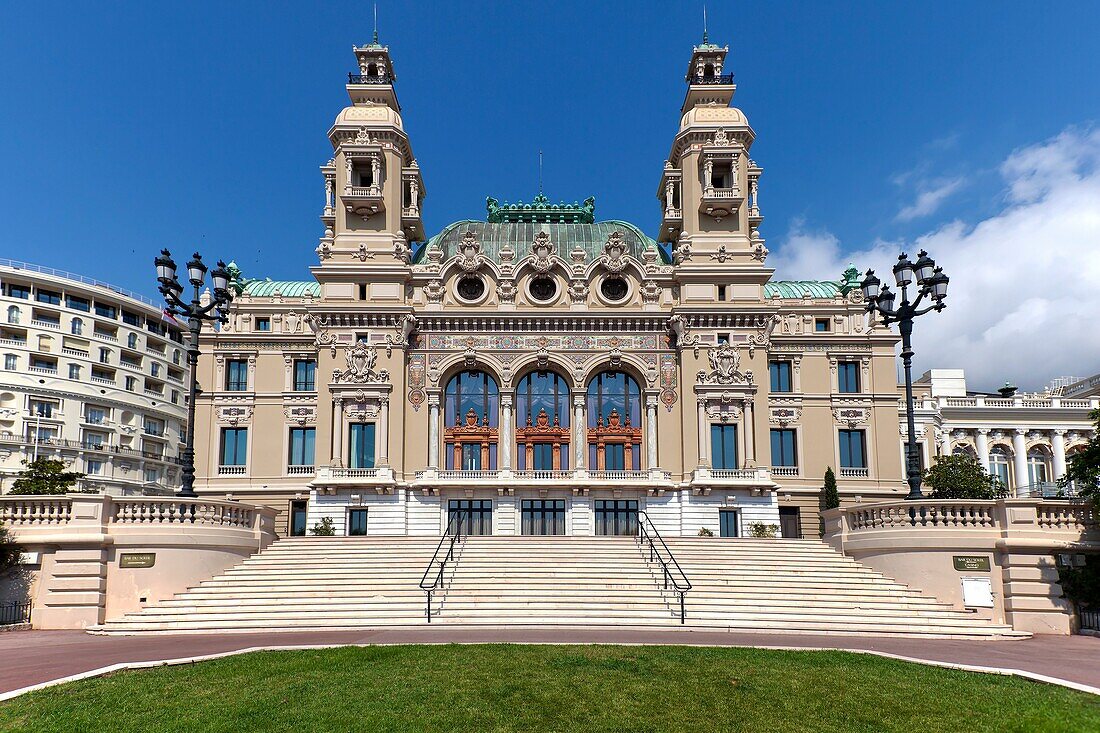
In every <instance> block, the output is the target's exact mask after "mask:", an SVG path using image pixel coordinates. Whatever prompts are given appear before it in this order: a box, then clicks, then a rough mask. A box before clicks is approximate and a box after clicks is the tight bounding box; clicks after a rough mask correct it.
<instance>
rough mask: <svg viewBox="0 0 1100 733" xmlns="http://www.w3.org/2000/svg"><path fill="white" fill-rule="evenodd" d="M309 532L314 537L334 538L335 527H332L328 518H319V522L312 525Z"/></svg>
mask: <svg viewBox="0 0 1100 733" xmlns="http://www.w3.org/2000/svg"><path fill="white" fill-rule="evenodd" d="M309 532H310V534H312V535H313V536H314V537H335V536H336V527H335V526H334V525H333V523H332V519H331V518H330V517H321V521H320V522H318V523H317V524H315V525H313V528H312V529H311V530H309Z"/></svg>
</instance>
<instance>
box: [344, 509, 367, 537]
mask: <svg viewBox="0 0 1100 733" xmlns="http://www.w3.org/2000/svg"><path fill="white" fill-rule="evenodd" d="M366 533H367V510H366V509H349V510H348V537H362V536H364V535H365V534H366Z"/></svg>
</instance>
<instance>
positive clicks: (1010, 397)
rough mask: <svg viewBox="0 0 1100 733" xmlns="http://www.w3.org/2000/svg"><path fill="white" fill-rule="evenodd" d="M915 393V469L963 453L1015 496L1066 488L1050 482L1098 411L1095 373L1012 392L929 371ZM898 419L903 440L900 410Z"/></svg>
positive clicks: (1099, 388) (1099, 379)
mask: <svg viewBox="0 0 1100 733" xmlns="http://www.w3.org/2000/svg"><path fill="white" fill-rule="evenodd" d="M914 390H915V392H916V396H917V412H916V416H917V434H918V443H919V445H920V451H921V465H922V466H928V465H930V463H929V460H930V458H933V457H935V456H938V455H951V454H953V453H969V454H970V455H972V456H974V457H975V458H977V459H978V460H979V461H980V462H981V463H982V464H983V465H986V466H988V467H989V471H990V473H992V474H993V475H995V476H997V477H998V478H1000V479H1001V481H1002V482H1003V483H1004V485H1005V486H1006V487H1007V488H1009V489H1010V490H1011V493H1014V494H1015V495H1017V496H1057V495H1059V493H1063V492H1064V491H1065V490H1064V489H1060V488H1059V487H1058V486H1057V483H1056V482H1057V480H1058V479H1059V478H1060V477H1061V476H1063V475H1064V474H1065V472H1066V460H1067V457H1069V456H1072V455H1073V453H1075V452H1076V451H1078V450H1081V449H1082V448H1083V447H1084V446H1085V444H1086V443H1087V442H1088V440H1089V438H1090V437H1091V436H1092V434H1093V431H1094V428H1095V423H1094V421H1093V420H1091V419H1090V418H1089V413H1090V412H1091V411H1092V410H1095V409H1098V408H1100V375H1096V376H1094V377H1092V378H1090V379H1083V380H1079V381H1075V380H1066V379H1062V380H1056V381H1055V382H1054V383H1052V384H1051V385H1050V386H1049V387H1048V388H1047V389H1046V390H1044V391H1043V392H1040V393H1036V394H1017V392H1016V388H1015V387H1012V386H1009V385H1006V386H1005V387H1004V388H1002V389H1001V390H1000V391H999V392H993V393H986V392H972V391H969V390H967V388H966V376H965V374H964V372H963V370H962V369H933V370H931V371H929V372H925V374H924V375H923V376H922V377H921V378H920V379H918V380H917V381H916V382H915V383H914ZM903 408H904V406H903ZM901 418H902V434H903V435H904V434H905V412H904V409H902V411H901ZM903 440H904V438H903ZM903 446H904V443H903ZM903 450H904V448H903ZM1069 491H1070V492H1072V491H1073V489H1072V487H1071V488H1070V489H1069Z"/></svg>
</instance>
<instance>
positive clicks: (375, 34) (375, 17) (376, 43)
mask: <svg viewBox="0 0 1100 733" xmlns="http://www.w3.org/2000/svg"><path fill="white" fill-rule="evenodd" d="M374 45H375V46H377V45H378V3H375V4H374Z"/></svg>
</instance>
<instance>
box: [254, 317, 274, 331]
mask: <svg viewBox="0 0 1100 733" xmlns="http://www.w3.org/2000/svg"><path fill="white" fill-rule="evenodd" d="M256 330H257V331H270V330H271V319H270V318H257V319H256Z"/></svg>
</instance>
